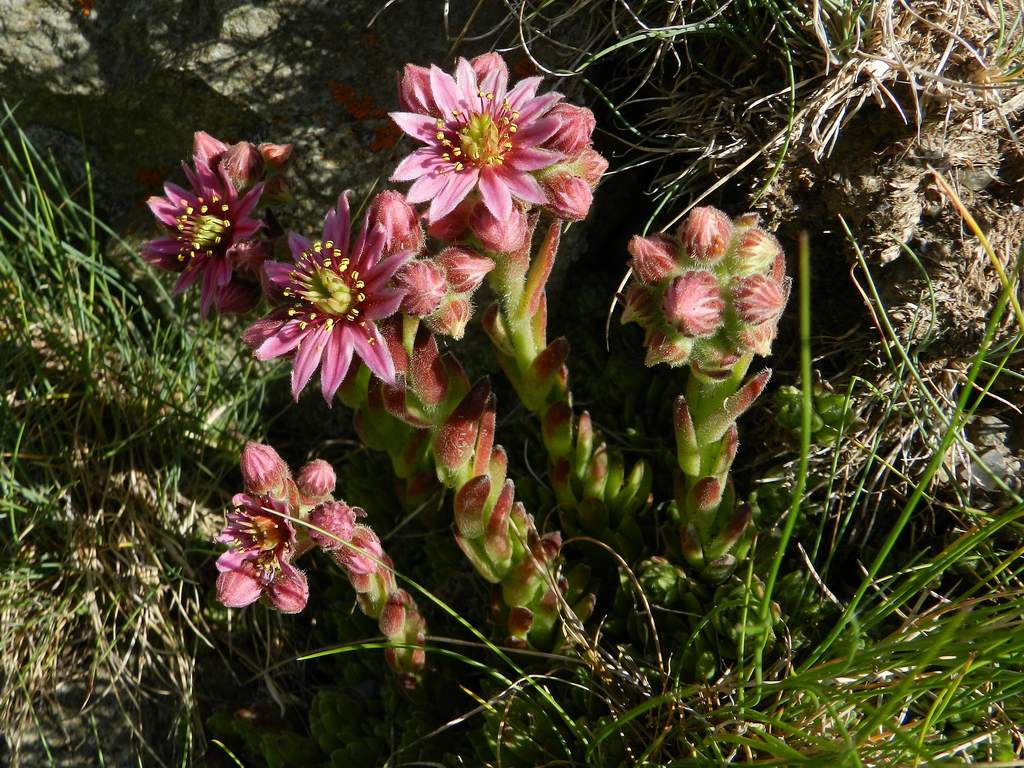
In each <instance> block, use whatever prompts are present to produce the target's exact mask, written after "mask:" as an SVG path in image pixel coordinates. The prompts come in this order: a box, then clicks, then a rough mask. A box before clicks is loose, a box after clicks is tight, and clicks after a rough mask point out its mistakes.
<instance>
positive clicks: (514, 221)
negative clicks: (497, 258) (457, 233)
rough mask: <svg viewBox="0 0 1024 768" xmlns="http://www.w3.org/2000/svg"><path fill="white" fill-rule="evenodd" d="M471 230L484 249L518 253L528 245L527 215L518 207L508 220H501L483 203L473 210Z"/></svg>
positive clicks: (513, 210)
mask: <svg viewBox="0 0 1024 768" xmlns="http://www.w3.org/2000/svg"><path fill="white" fill-rule="evenodd" d="M469 228H470V230H472V232H473V235H474V236H475V237H476V239H477V240H479V241H480V243H481V245H483V247H484V248H486V249H487V250H488V251H496V252H499V253H509V252H512V251H518V250H519V249H521V248H522V247H523V246H524V245H525V244H526V238H527V235H528V234H529V227H528V225H527V221H526V214H524V213H523V212H522V211H521V210H520V209H519V208H518V207H517V206H512V212H511V214H509V216H508V218H507V219H499V218H498V217H497V216H495V215H494V214H493V213H491V210H490V209H489V208H488V207H487V206H486V205H484V204H483V203H482V202H481V203H477V205H476V206H475V207H474V208H473V213H472V214H471V215H470V217H469Z"/></svg>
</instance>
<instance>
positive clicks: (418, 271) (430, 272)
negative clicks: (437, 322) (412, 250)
mask: <svg viewBox="0 0 1024 768" xmlns="http://www.w3.org/2000/svg"><path fill="white" fill-rule="evenodd" d="M395 282H396V283H397V284H398V285H399V287H401V288H404V289H405V298H404V299H402V311H403V312H405V313H407V314H410V315H414V316H416V317H426V316H427V315H429V314H430V313H431V312H433V311H434V310H435V309H437V308H438V306H439V305H440V304H441V300H442V299H443V298H444V295H445V291H446V290H447V285H445V279H444V272H443V271H442V270H441V268H440V267H439V266H437V264H435V263H434V262H433V261H427V260H426V259H419V260H417V261H411V262H409V263H408V264H406V265H405V266H404V267H403V268H402V271H401V272H399V273H398V274H397V275H396V276H395Z"/></svg>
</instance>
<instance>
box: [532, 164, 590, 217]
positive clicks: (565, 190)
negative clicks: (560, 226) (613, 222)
mask: <svg viewBox="0 0 1024 768" xmlns="http://www.w3.org/2000/svg"><path fill="white" fill-rule="evenodd" d="M544 192H545V193H546V194H547V198H548V207H549V208H551V210H552V212H553V213H554V214H555V215H556V216H557V217H558V218H560V219H562V220H563V221H582V220H583V219H585V218H587V213H589V212H590V205H591V203H593V202H594V193H593V192H592V191H591V189H590V185H589V184H588V183H587V181H586V180H585V179H581V178H580V177H578V176H573V175H571V174H569V173H555V174H552V175H551V176H548V177H546V178H545V179H544Z"/></svg>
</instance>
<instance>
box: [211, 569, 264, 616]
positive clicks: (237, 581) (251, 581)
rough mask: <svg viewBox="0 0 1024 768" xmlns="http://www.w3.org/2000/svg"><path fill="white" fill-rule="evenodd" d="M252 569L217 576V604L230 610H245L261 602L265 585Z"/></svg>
mask: <svg viewBox="0 0 1024 768" xmlns="http://www.w3.org/2000/svg"><path fill="white" fill-rule="evenodd" d="M252 571H253V569H252V568H251V567H249V568H246V567H244V566H243V567H242V568H239V569H237V570H233V571H224V572H223V573H220V574H218V575H217V602H219V603H220V604H221V605H225V606H227V607H228V608H244V607H245V606H247V605H252V604H253V603H255V602H256V601H257V600H259V598H260V595H262V594H263V585H262V584H261V583H260V581H259V580H258V579H257V578H256V576H255V574H254V573H253V572H252Z"/></svg>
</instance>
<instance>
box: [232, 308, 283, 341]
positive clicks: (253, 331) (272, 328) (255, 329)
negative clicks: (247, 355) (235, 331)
mask: <svg viewBox="0 0 1024 768" xmlns="http://www.w3.org/2000/svg"><path fill="white" fill-rule="evenodd" d="M283 316H284V308H283V307H281V308H278V309H276V310H274V311H273V312H271V313H270V314H269V315H267V316H266V317H263V318H260V319H259V320H257V321H256V322H255V323H253V324H252V325H250V326H249V327H248V328H246V329H245V330H244V331H242V343H243V344H245V346H247V347H249V349H256V348H257V347H259V346H261V345H262V344H263V342H264V341H266V340H267V339H269V338H270V337H271V336H273V335H274V334H275V333H277V332H278V331H279V330H281V326H282V325H284V323H285V321H284V320H283V319H282V318H283Z"/></svg>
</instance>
